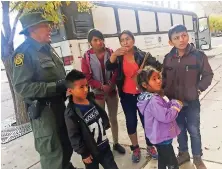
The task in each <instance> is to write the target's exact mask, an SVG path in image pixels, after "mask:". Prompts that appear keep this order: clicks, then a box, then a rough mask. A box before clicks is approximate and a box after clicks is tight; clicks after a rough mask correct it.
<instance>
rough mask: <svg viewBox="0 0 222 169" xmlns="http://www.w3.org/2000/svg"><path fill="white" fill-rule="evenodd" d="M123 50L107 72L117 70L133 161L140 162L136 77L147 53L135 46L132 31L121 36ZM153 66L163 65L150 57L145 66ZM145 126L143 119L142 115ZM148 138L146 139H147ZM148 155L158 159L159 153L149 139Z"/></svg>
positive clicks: (113, 58) (108, 66)
mask: <svg viewBox="0 0 222 169" xmlns="http://www.w3.org/2000/svg"><path fill="white" fill-rule="evenodd" d="M119 41H120V45H121V46H122V47H121V48H119V49H117V50H116V51H115V52H114V53H113V54H112V55H111V57H110V59H109V60H108V61H107V62H106V69H107V70H115V69H117V86H118V91H119V96H120V101H121V104H122V107H123V110H124V113H125V117H126V126H127V131H128V135H129V138H130V140H131V143H132V145H131V150H132V151H133V155H132V161H133V162H139V161H140V156H141V155H140V154H141V153H140V148H139V144H138V138H137V131H136V128H137V110H138V108H137V96H138V94H139V93H140V91H139V90H138V89H137V84H136V82H135V80H134V78H133V77H134V76H135V75H136V74H137V72H138V71H139V68H140V66H141V64H142V63H143V61H144V56H145V54H146V53H145V52H143V51H141V50H139V49H138V48H137V47H135V46H134V43H135V38H134V36H133V34H132V33H131V32H130V31H123V32H122V33H121V34H120V36H119ZM146 65H151V66H153V67H155V68H156V69H158V70H160V69H161V66H162V65H161V64H160V63H159V62H158V61H156V59H155V58H154V57H152V56H151V55H149V56H148V58H147V60H146V62H145V66H146ZM139 116H140V119H141V122H142V124H143V117H142V116H141V115H140V113H139ZM145 138H146V137H145ZM146 143H147V150H148V155H150V156H152V157H153V158H157V152H156V150H155V148H154V147H153V145H152V144H151V143H150V141H149V140H148V139H146Z"/></svg>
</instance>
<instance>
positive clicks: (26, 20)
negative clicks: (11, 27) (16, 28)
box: [19, 12, 52, 34]
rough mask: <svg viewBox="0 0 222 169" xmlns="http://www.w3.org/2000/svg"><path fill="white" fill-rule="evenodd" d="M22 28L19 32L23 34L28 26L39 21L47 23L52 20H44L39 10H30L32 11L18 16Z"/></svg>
mask: <svg viewBox="0 0 222 169" xmlns="http://www.w3.org/2000/svg"><path fill="white" fill-rule="evenodd" d="M19 20H20V22H21V24H22V28H23V30H22V31H21V32H20V33H19V34H24V33H25V32H26V31H27V29H28V28H30V27H31V26H35V25H38V24H40V23H49V22H52V21H49V20H46V19H45V18H43V17H42V13H41V12H32V13H27V14H24V15H23V16H21V17H20V18H19Z"/></svg>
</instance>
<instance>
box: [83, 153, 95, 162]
mask: <svg viewBox="0 0 222 169" xmlns="http://www.w3.org/2000/svg"><path fill="white" fill-rule="evenodd" d="M92 159H93V158H92V156H91V155H90V156H89V157H87V158H85V159H83V160H82V161H83V162H84V163H85V164H91V163H92Z"/></svg>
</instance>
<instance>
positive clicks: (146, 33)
mask: <svg viewBox="0 0 222 169" xmlns="http://www.w3.org/2000/svg"><path fill="white" fill-rule="evenodd" d="M94 3H95V7H94V8H93V9H91V12H90V13H85V12H84V13H80V12H77V6H76V4H75V2H72V3H71V4H70V5H69V6H66V5H64V6H63V7H62V8H61V13H62V14H64V15H65V16H66V21H65V22H64V25H62V26H60V28H59V29H56V30H54V31H53V35H52V42H53V43H52V46H53V47H54V48H55V50H56V51H57V53H58V54H59V55H60V56H61V57H62V58H63V61H64V65H65V69H66V71H67V72H68V71H70V70H72V69H73V68H75V69H79V70H80V69H81V57H82V56H83V54H84V52H85V51H86V50H87V49H89V47H90V46H89V44H88V41H87V33H88V31H89V30H90V29H92V28H96V29H98V30H100V31H101V32H102V33H103V34H104V36H105V44H106V46H107V47H110V48H112V49H113V50H115V49H117V48H119V47H120V44H119V40H118V34H119V33H121V32H122V31H123V30H130V31H131V32H133V33H134V35H135V42H136V43H135V45H136V46H138V47H139V48H140V49H141V50H144V51H149V52H150V53H151V54H152V55H153V56H155V57H156V58H157V59H158V60H160V61H162V60H163V57H164V55H165V54H166V53H167V52H169V51H170V49H171V47H170V46H169V44H168V40H169V39H168V34H167V32H168V30H169V28H170V27H171V26H172V25H175V24H183V25H185V26H186V27H187V29H188V33H189V35H190V42H191V43H193V44H194V45H195V46H196V47H197V48H201V49H209V48H211V37H210V31H209V27H208V18H198V17H197V15H196V14H195V13H194V12H187V11H182V10H175V9H168V8H159V7H153V6H147V5H136V4H129V3H118V2H94ZM199 23H201V26H199V25H200V24H199Z"/></svg>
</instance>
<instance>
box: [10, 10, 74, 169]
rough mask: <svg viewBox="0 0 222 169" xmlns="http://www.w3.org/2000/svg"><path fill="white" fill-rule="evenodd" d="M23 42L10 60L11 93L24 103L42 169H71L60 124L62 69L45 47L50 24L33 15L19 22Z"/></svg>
mask: <svg viewBox="0 0 222 169" xmlns="http://www.w3.org/2000/svg"><path fill="white" fill-rule="evenodd" d="M20 21H21V23H22V26H23V30H22V31H21V32H20V34H24V35H25V36H26V40H25V41H24V42H23V43H22V44H21V45H20V46H19V47H18V48H17V49H16V50H15V53H14V55H13V58H12V67H13V85H14V89H15V91H16V92H17V93H18V94H19V95H21V96H22V97H23V98H24V101H25V102H26V103H27V107H28V114H29V117H30V120H31V126H32V130H33V134H34V141H35V149H36V151H37V152H38V153H39V154H40V162H41V166H42V169H75V167H73V165H72V164H71V163H70V159H71V156H72V153H73V149H72V147H71V144H70V141H69V138H68V134H67V129H66V125H65V121H64V111H65V103H64V101H65V93H66V87H65V80H64V79H65V69H64V66H63V62H62V60H61V58H60V57H59V56H58V55H57V54H56V52H55V51H54V50H53V48H52V47H51V46H50V45H49V43H50V41H51V39H50V38H51V37H50V34H51V27H50V21H48V20H46V19H44V18H43V17H42V13H40V12H33V13H28V14H26V15H23V16H22V17H21V18H20Z"/></svg>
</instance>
